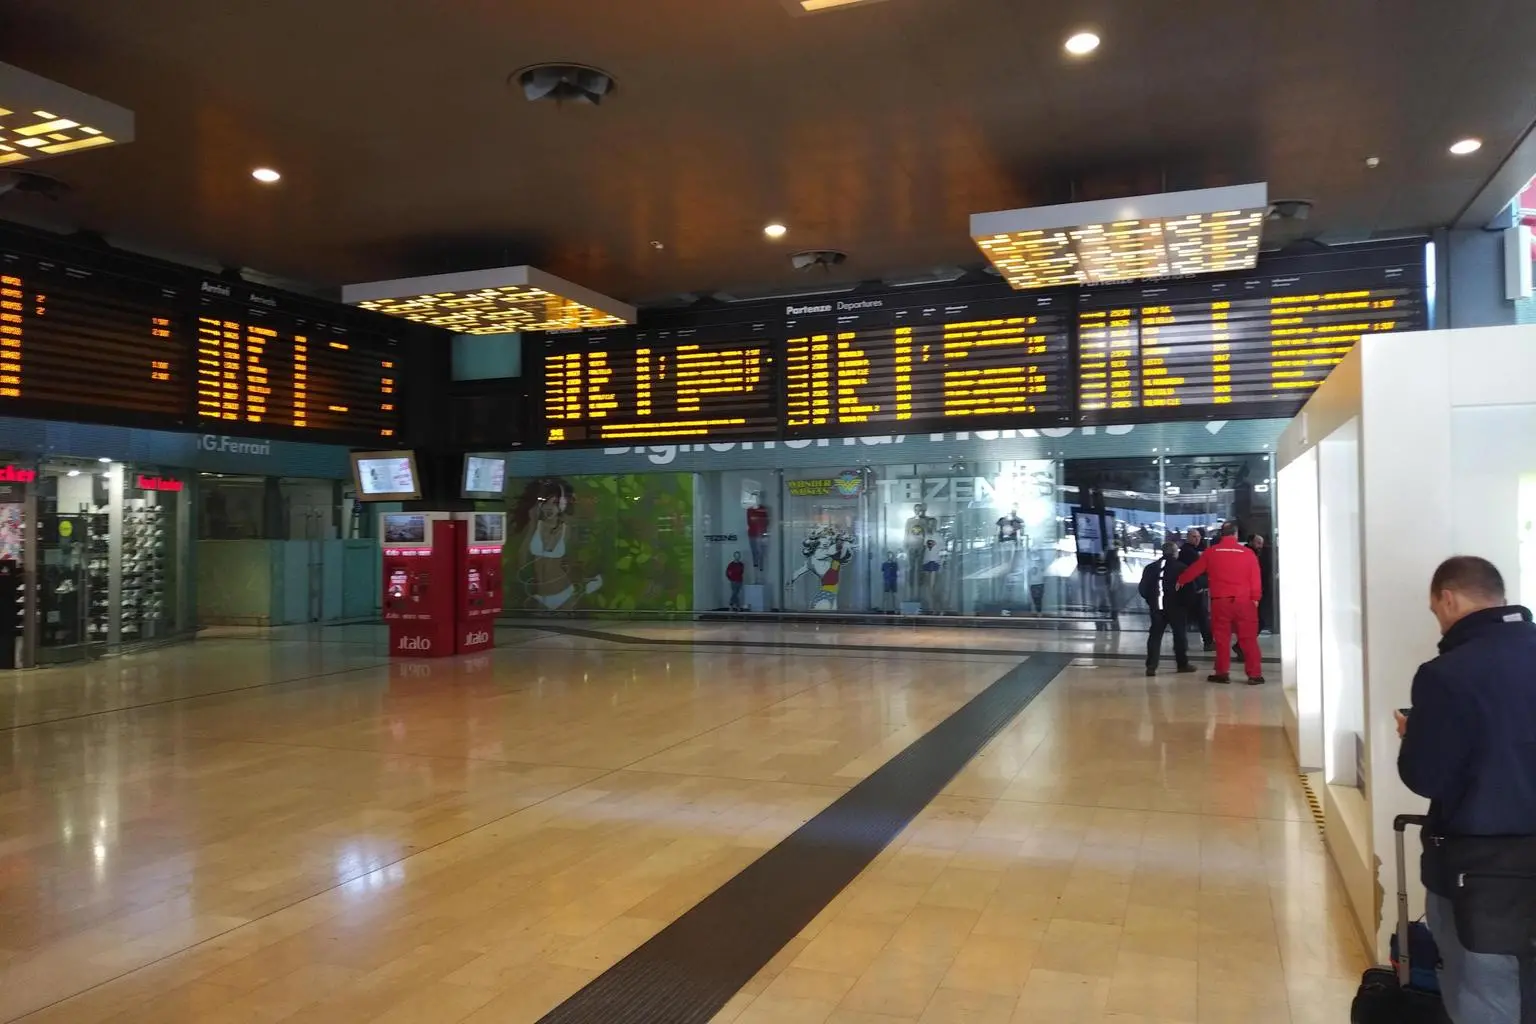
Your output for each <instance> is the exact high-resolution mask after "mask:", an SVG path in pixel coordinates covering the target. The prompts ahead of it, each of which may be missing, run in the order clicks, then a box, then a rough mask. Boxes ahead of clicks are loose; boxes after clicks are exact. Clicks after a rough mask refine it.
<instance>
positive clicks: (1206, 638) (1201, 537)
mask: <svg viewBox="0 0 1536 1024" xmlns="http://www.w3.org/2000/svg"><path fill="white" fill-rule="evenodd" d="M1205 546H1206V545H1205V534H1203V533H1201V532H1200V529H1199V528H1198V527H1195V526H1191V527H1190V528H1189V532H1188V533H1186V534H1185V535H1184V546H1183V547H1181V548H1180V549H1179V561H1180V562H1181V563H1183V565H1184V566H1185V567H1186V568H1188V567H1189V566H1191V565H1194V564H1195V563H1196V562H1198V561H1200V555H1201V554H1202V553H1204V551H1205ZM1179 597H1180V598H1181V599H1183V601H1184V602H1185V604H1184V615H1185V623H1186V626H1185V628H1186V629H1187V628H1188V627H1189V625H1193V626H1195V627H1196V628H1198V629H1199V630H1200V639H1201V641H1203V642H1204V644H1205V649H1206V650H1210V649H1211V648H1212V647H1214V646H1215V644H1214V643H1212V639H1213V638H1212V636H1211V610H1210V591H1209V590H1208V589H1207V588H1206V583H1205V577H1203V576H1202V577H1201V578H1200V579H1199V580H1197V581H1196V582H1195V583H1194V584H1192V585H1191V586H1188V587H1186V588H1184V590H1183V591H1181V592H1180V594H1179Z"/></svg>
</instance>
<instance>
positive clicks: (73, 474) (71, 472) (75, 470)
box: [64, 469, 80, 476]
mask: <svg viewBox="0 0 1536 1024" xmlns="http://www.w3.org/2000/svg"><path fill="white" fill-rule="evenodd" d="M64 475H65V476H79V475H80V471H79V470H78V469H72V470H70V471H69V472H68V473H65V474H64Z"/></svg>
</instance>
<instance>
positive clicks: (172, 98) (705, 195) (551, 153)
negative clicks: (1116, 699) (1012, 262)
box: [0, 0, 1536, 300]
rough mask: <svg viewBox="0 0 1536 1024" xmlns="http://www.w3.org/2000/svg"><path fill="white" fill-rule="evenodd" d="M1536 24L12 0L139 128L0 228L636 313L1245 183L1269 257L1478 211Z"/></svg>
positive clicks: (918, 263)
mask: <svg viewBox="0 0 1536 1024" xmlns="http://www.w3.org/2000/svg"><path fill="white" fill-rule="evenodd" d="M1082 24H1092V25H1095V26H1096V27H1097V28H1098V29H1099V31H1100V32H1101V34H1102V35H1103V37H1104V45H1103V47H1102V48H1101V49H1100V51H1099V52H1098V53H1097V54H1095V55H1094V56H1093V57H1092V58H1091V59H1089V60H1087V61H1082V62H1074V61H1071V60H1069V59H1067V58H1066V57H1065V56H1064V55H1063V53H1062V51H1061V42H1062V40H1063V39H1064V38H1065V37H1066V35H1068V34H1069V33H1070V32H1071V31H1072V30H1073V29H1075V28H1076V27H1078V26H1079V25H1082ZM1531 38H1536V5H1532V4H1529V3H1527V2H1524V0H1466V2H1463V3H1459V4H1448V3H1445V2H1444V0H1391V2H1386V0H1289V2H1287V3H1232V2H1230V0H1164V2H1158V3H1148V2H1146V0H1091V2H1088V3H1080V4H1072V5H1064V4H1060V3H1056V2H1046V0H963V2H955V0H888V2H885V3H879V4H870V5H868V6H862V7H856V8H851V9H848V10H845V11H832V12H829V13H825V14H822V15H818V16H814V17H804V18H794V17H790V16H789V15H787V14H786V13H785V11H784V9H783V7H782V6H781V3H780V0H731V2H729V3H720V2H719V0H645V2H635V0H585V2H582V3H579V4H561V3H545V2H539V3H534V2H531V0H392V2H390V3H387V4H380V3H378V2H377V0H324V2H315V0H266V2H264V3H262V4H207V3H194V2H191V0H134V2H133V3H122V2H121V0H73V2H71V3H69V4H60V3H57V2H54V0H7V2H6V3H5V4H4V5H3V6H0V59H3V60H7V61H10V62H12V63H16V64H19V65H21V66H23V67H26V68H28V69H30V70H33V71H36V72H39V73H41V74H45V75H48V76H50V77H53V78H56V79H59V80H61V81H64V82H66V83H68V84H70V85H72V86H75V87H77V88H81V89H84V90H86V91H88V92H92V93H95V94H97V95H100V96H102V97H103V98H106V99H109V100H112V101H113V102H116V103H120V104H122V105H124V106H128V107H130V108H132V109H133V110H135V111H136V112H137V114H138V123H139V129H138V132H139V138H138V141H136V142H135V143H134V144H132V145H130V146H124V147H119V148H115V149H111V150H107V151H103V152H101V153H95V154H83V155H80V156H77V157H72V158H67V159H60V160H56V161H52V162H50V163H47V164H43V165H39V167H38V169H39V170H40V171H45V172H47V173H49V174H52V175H55V176H58V177H60V178H62V179H64V180H65V181H66V182H68V183H69V184H70V185H71V186H73V189H74V191H73V192H72V194H71V195H70V196H69V197H67V198H66V199H64V200H62V201H61V202H59V203H58V204H55V205H51V206H48V207H46V208H41V207H39V206H38V201H37V200H35V199H27V198H18V197H16V196H15V195H12V196H11V197H8V198H5V199H0V216H15V217H20V218H23V219H32V220H36V219H38V218H39V217H47V218H51V219H54V220H57V221H61V222H65V223H68V224H70V225H73V226H80V227H85V228H90V229H94V230H97V231H101V232H103V233H106V234H108V235H110V236H113V237H121V238H126V239H132V240H136V241H139V242H141V243H143V244H147V245H154V246H157V247H160V248H165V249H171V250H177V251H183V252H187V253H197V254H203V255H206V256H208V257H210V258H213V259H217V260H220V261H223V262H225V263H227V264H231V265H242V266H249V267H254V268H257V269H260V270H264V271H268V272H271V273H275V274H280V275H283V276H286V277H290V278H296V279H300V280H307V281H312V282H315V283H317V284H321V285H339V284H341V283H344V282H348V281H356V280H365V279H371V278H380V277H397V276H405V275H415V274H428V273H437V272H446V271H453V270H463V269H471V268H474V267H479V266H484V265H487V264H499V263H518V262H525V261H527V262H534V263H537V264H538V265H540V266H543V267H545V268H546V269H548V270H551V271H553V272H555V273H557V274H561V275H562V276H566V277H570V278H573V279H575V280H578V281H581V282H582V283H585V284H587V285H590V286H592V287H595V288H597V289H599V290H601V291H605V292H608V293H610V294H613V295H615V296H617V297H620V298H624V299H630V300H645V299H649V298H654V297H659V296H663V295H666V294H669V293H674V292H682V291H709V290H713V289H717V288H731V287H738V286H744V285H757V286H761V285H766V284H773V283H775V282H782V283H783V284H784V285H785V286H792V285H794V284H797V283H798V284H806V283H808V282H807V279H806V278H804V277H800V276H798V275H795V274H794V273H793V272H792V271H790V270H789V267H788V261H787V259H785V256H786V255H787V253H788V252H789V251H792V250H794V249H798V248H806V247H834V248H840V249H846V250H847V251H848V252H849V253H850V259H849V262H848V263H847V264H846V265H845V267H844V268H842V269H840V270H838V271H835V272H834V273H833V274H832V275H831V277H832V279H833V280H837V279H844V278H846V279H857V278H868V277H878V276H885V275H890V274H901V273H908V272H912V271H918V270H922V269H924V268H928V267H933V266H939V265H945V264H952V263H976V262H978V261H979V257H978V253H977V251H976V249H975V246H974V245H973V244H972V243H971V242H970V240H969V238H968V237H967V233H966V229H967V217H968V215H969V214H971V213H974V212H980V211H984V210H990V209H1005V208H1010V207H1014V206H1019V205H1028V204H1037V203H1049V202H1060V201H1065V200H1068V199H1070V198H1073V197H1076V198H1096V197H1101V196H1107V195H1117V194H1127V193H1131V192H1140V191H1156V190H1159V189H1162V188H1190V187H1203V186H1210V185H1219V184H1230V183H1234V182H1240V181H1246V180H1254V179H1264V180H1267V181H1268V182H1269V183H1270V190H1271V195H1272V196H1276V197H1300V198H1308V199H1312V200H1314V201H1315V202H1316V207H1315V209H1314V211H1313V215H1312V219H1311V220H1310V221H1308V222H1307V223H1306V224H1305V225H1302V226H1300V227H1288V228H1285V229H1283V230H1278V231H1275V232H1273V233H1272V235H1271V241H1284V240H1286V239H1288V238H1290V237H1293V236H1294V235H1296V234H1298V233H1306V234H1315V235H1321V236H1322V237H1324V238H1329V239H1347V238H1356V237H1362V236H1366V235H1371V234H1382V233H1391V232H1394V231H1401V230H1411V229H1415V228H1422V227H1427V226H1433V225H1438V224H1443V223H1447V222H1449V221H1450V220H1451V219H1452V218H1453V217H1455V216H1456V215H1457V213H1458V212H1459V211H1460V209H1461V208H1462V207H1463V206H1464V205H1465V204H1466V203H1467V202H1468V201H1470V200H1471V199H1472V197H1473V196H1474V195H1476V194H1477V192H1478V190H1479V189H1480V188H1481V187H1482V185H1483V183H1484V182H1485V181H1486V180H1487V179H1488V177H1489V175H1490V174H1491V173H1492V172H1493V170H1494V168H1495V167H1496V166H1497V165H1498V163H1499V161H1500V159H1501V158H1502V157H1503V156H1504V155H1505V154H1507V153H1508V152H1509V151H1510V150H1511V149H1512V148H1513V146H1514V145H1515V144H1516V142H1517V141H1518V139H1519V138H1520V136H1522V135H1523V134H1524V132H1525V130H1526V128H1527V127H1528V126H1529V125H1530V124H1531V123H1532V120H1533V118H1536V92H1532V91H1531V90H1530V89H1529V88H1528V85H1527V83H1529V82H1530V81H1531V80H1532V74H1533V73H1536V52H1533V51H1532V50H1531V49H1530V47H1529V45H1528V40H1529V39H1531ZM542 60H574V61H580V62H583V63H589V64H595V65H597V66H600V67H603V68H605V69H606V70H608V71H610V72H611V73H613V74H614V75H615V77H616V78H617V80H618V86H619V87H618V92H617V94H616V95H615V96H613V97H612V98H611V99H610V100H609V102H608V103H606V104H605V105H604V106H603V107H602V108H600V109H590V108H556V107H553V106H546V105H530V104H527V103H524V102H523V101H522V100H521V99H520V98H519V97H517V96H516V95H514V94H513V93H512V92H510V91H509V90H508V89H507V87H506V85H505V80H506V78H507V76H508V74H509V73H510V72H511V71H513V70H514V69H515V68H517V67H519V66H521V65H524V64H527V63H531V62H535V61H542ZM1466 134H1478V135H1481V136H1482V137H1483V138H1484V139H1485V141H1486V145H1485V147H1484V149H1483V150H1482V152H1480V153H1479V154H1477V155H1475V156H1473V157H1471V158H1468V159H1465V160H1455V159H1452V158H1451V157H1449V156H1448V155H1447V154H1446V151H1445V147H1446V146H1447V145H1448V144H1449V143H1450V142H1451V141H1452V140H1454V139H1455V138H1457V137H1460V136H1461V135H1466ZM1370 155H1377V156H1380V157H1381V159H1382V165H1381V167H1380V168H1379V169H1377V170H1375V171H1368V170H1366V168H1365V167H1364V164H1363V161H1364V159H1365V157H1367V156H1370ZM259 164H272V165H273V166H277V167H279V168H280V169H281V170H282V171H283V173H284V175H285V177H284V180H283V182H282V184H281V186H279V187H278V188H275V189H264V188H261V187H260V186H258V185H256V184H255V183H254V182H252V181H251V180H250V178H249V176H248V175H249V171H250V169H251V168H252V167H254V166H257V165H259ZM773 218H780V219H783V220H784V221H785V222H786V223H787V224H789V225H790V228H791V232H790V235H789V237H788V238H787V239H785V240H784V242H783V243H782V244H779V245H769V244H767V243H765V242H764V240H763V238H762V236H761V231H760V229H761V227H762V225H763V224H764V223H765V222H766V221H767V220H769V219H773ZM653 239H656V240H660V241H662V242H663V243H664V244H665V248H664V249H662V250H660V251H658V250H656V249H654V248H652V247H651V245H650V244H649V243H650V242H651V240H653Z"/></svg>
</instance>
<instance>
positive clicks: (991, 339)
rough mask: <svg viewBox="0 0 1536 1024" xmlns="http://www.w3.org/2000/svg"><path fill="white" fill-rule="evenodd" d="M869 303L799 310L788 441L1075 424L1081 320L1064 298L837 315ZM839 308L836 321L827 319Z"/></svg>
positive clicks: (790, 354) (793, 334)
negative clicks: (1071, 330)
mask: <svg viewBox="0 0 1536 1024" xmlns="http://www.w3.org/2000/svg"><path fill="white" fill-rule="evenodd" d="M870 304H871V305H877V306H878V305H881V302H880V300H876V301H875V302H873V303H870ZM858 305H864V303H848V302H843V303H830V304H829V303H819V304H811V305H806V306H801V307H789V308H790V312H791V313H792V314H794V315H791V316H790V317H788V318H787V319H786V322H785V330H786V331H787V333H788V338H787V340H786V341H785V357H784V396H785V405H784V419H783V425H784V428H785V430H786V431H788V432H789V433H795V434H808V435H811V436H816V435H819V434H828V433H831V434H837V433H850V432H851V433H860V434H883V433H900V432H901V431H903V430H923V429H936V428H939V427H942V426H947V425H953V426H955V427H965V426H973V427H975V426H987V425H988V424H989V423H993V422H1003V421H1017V420H1020V419H1028V420H1031V421H1033V422H1061V423H1065V422H1069V421H1070V419H1071V415H1072V352H1071V346H1070V339H1069V335H1068V325H1069V322H1070V318H1069V316H1068V315H1067V313H1066V312H1065V310H1063V309H1062V308H1061V300H1060V298H1059V297H1058V298H1052V297H1051V296H1009V297H1007V298H1002V299H991V300H983V301H972V302H963V301H951V302H939V303H934V304H932V305H925V306H914V307H909V308H898V309H890V310H887V309H884V308H875V309H870V310H867V311H865V310H856V309H850V310H849V311H846V312H842V313H838V312H837V308H838V307H839V306H850V307H852V306H858ZM798 309H807V310H810V311H811V312H810V313H809V315H805V314H799V313H798V312H797V310H798ZM828 309H830V310H832V311H833V312H831V313H826V312H823V310H828Z"/></svg>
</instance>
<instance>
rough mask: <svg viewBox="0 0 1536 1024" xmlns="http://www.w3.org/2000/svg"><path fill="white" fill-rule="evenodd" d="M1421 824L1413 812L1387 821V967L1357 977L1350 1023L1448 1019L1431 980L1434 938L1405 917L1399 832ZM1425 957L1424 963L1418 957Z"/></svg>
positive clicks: (1428, 1023) (1432, 1023)
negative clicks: (1391, 856)
mask: <svg viewBox="0 0 1536 1024" xmlns="http://www.w3.org/2000/svg"><path fill="white" fill-rule="evenodd" d="M1409 825H1417V826H1419V827H1420V828H1422V827H1423V825H1424V818H1423V817H1422V816H1420V815H1417V814H1399V815H1398V816H1397V817H1396V818H1394V819H1393V821H1392V828H1393V830H1394V832H1395V833H1396V839H1397V936H1396V942H1395V943H1394V944H1393V945H1394V947H1395V948H1394V950H1393V952H1394V956H1393V965H1394V966H1392V967H1372V968H1371V969H1370V970H1368V971H1366V972H1365V974H1364V975H1363V976H1362V977H1361V978H1360V990H1359V991H1358V992H1356V993H1355V1001H1354V1003H1353V1004H1351V1006H1350V1010H1349V1019H1350V1022H1351V1024H1450V1021H1451V1018H1450V1017H1448V1016H1446V1013H1445V1004H1444V1003H1442V1002H1441V1001H1440V991H1439V987H1438V984H1437V983H1436V982H1435V980H1434V966H1435V960H1436V959H1438V954H1437V953H1435V952H1434V940H1433V938H1431V937H1430V935H1429V930H1428V929H1427V928H1425V927H1424V926H1423V925H1422V924H1410V922H1409V920H1408V855H1407V852H1406V851H1405V850H1404V843H1405V837H1404V832H1405V831H1406V830H1407V828H1408V826H1409ZM1425 959H1428V960H1429V962H1428V963H1423V962H1422V961H1423V960H1425Z"/></svg>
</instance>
